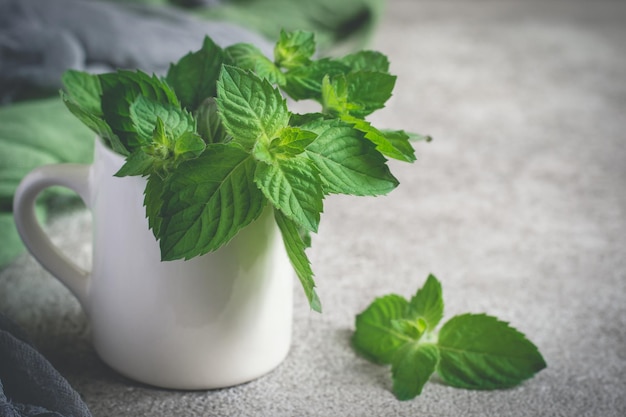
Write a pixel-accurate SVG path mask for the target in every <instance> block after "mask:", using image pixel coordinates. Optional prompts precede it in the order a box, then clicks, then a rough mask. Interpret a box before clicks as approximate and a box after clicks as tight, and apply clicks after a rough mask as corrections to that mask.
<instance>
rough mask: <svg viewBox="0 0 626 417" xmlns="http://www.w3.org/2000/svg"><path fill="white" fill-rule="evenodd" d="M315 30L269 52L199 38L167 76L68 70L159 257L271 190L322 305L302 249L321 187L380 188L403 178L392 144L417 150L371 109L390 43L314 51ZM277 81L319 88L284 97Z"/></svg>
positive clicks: (371, 192) (340, 190)
mask: <svg viewBox="0 0 626 417" xmlns="http://www.w3.org/2000/svg"><path fill="white" fill-rule="evenodd" d="M315 48H316V46H315V40H314V35H313V34H312V33H308V32H302V31H296V32H284V31H283V32H282V33H281V34H280V38H279V40H278V42H277V43H276V46H275V49H274V61H272V60H270V59H269V58H267V57H266V56H265V55H264V54H263V53H262V52H261V51H260V50H259V49H258V48H256V47H255V46H253V45H250V44H245V43H240V44H234V45H232V46H229V47H227V48H220V47H219V46H217V45H216V44H215V43H214V42H213V41H212V40H211V39H210V38H208V37H207V38H205V40H204V42H203V45H202V49H200V50H199V51H197V52H193V53H189V54H188V55H186V56H184V57H183V58H182V59H181V60H180V61H179V62H177V63H175V64H172V65H171V66H170V68H169V71H168V72H167V75H166V76H165V77H164V78H159V77H157V76H154V75H153V76H149V75H147V74H145V73H143V72H141V71H126V70H120V71H117V72H114V73H107V74H101V75H92V74H88V73H84V72H79V71H73V70H70V71H68V72H66V73H65V74H64V77H63V83H64V85H65V91H62V92H61V96H62V98H63V100H64V102H65V104H66V105H67V107H68V109H69V110H70V111H71V112H72V113H73V114H74V115H75V116H76V117H78V119H80V120H81V121H82V122H83V123H84V124H85V125H87V126H88V127H89V128H91V129H92V130H93V131H94V132H96V133H97V134H98V135H99V136H100V138H101V139H102V140H103V141H104V142H105V143H106V144H107V145H108V146H109V147H110V148H111V149H113V150H114V151H115V152H117V153H119V154H121V155H123V156H125V157H126V162H125V164H124V165H123V167H122V168H121V169H120V170H119V172H117V173H116V174H115V175H116V176H119V177H123V176H129V175H139V176H144V177H147V184H146V188H145V200H144V205H145V207H146V217H147V218H148V224H149V227H150V229H151V230H152V231H153V233H154V236H155V237H156V239H157V240H158V241H159V245H160V250H161V258H162V260H166V261H167V260H174V259H190V258H193V257H195V256H198V255H202V254H205V253H208V252H211V251H214V250H216V249H218V248H220V247H221V246H222V245H224V244H226V243H227V242H228V241H229V240H230V239H232V238H233V237H234V236H235V235H236V234H237V232H239V230H241V229H242V228H244V227H245V226H246V225H248V224H250V223H251V222H253V221H254V220H255V219H257V218H258V217H259V216H260V215H261V213H262V212H263V210H264V207H265V206H266V205H267V203H268V202H269V203H270V204H271V205H272V206H273V208H274V215H275V219H276V223H277V224H278V227H279V229H280V231H281V233H282V236H283V240H284V243H285V248H286V250H287V254H288V257H289V259H290V261H291V263H292V264H293V266H294V269H295V270H296V273H297V275H298V278H299V279H300V281H301V283H302V286H303V288H304V291H305V293H306V296H307V298H308V301H309V303H310V306H311V308H312V309H314V310H316V311H321V303H320V300H319V298H318V296H317V294H316V292H315V288H314V287H315V283H314V280H313V271H312V269H311V265H310V262H309V259H308V258H307V256H306V253H305V250H306V248H307V247H308V245H309V242H310V239H309V233H310V232H316V231H317V230H318V225H319V222H320V213H321V212H322V208H323V200H324V197H325V196H326V195H328V194H350V195H357V196H376V195H383V194H387V193H388V192H390V191H391V190H393V189H394V188H395V187H396V186H397V185H398V180H397V179H396V178H395V177H394V176H393V175H392V174H391V172H390V170H389V167H388V166H387V158H394V159H398V160H401V161H406V162H412V161H414V160H415V155H414V149H413V147H412V145H411V140H421V139H428V138H427V137H423V136H420V135H409V134H407V133H405V132H404V131H402V130H393V131H390V130H380V129H377V128H375V127H374V126H372V125H371V124H370V123H369V122H367V121H366V120H365V117H366V116H368V115H369V114H371V113H372V112H374V111H375V110H377V109H380V108H382V107H384V105H385V102H386V101H387V100H388V99H389V97H390V96H391V93H392V90H393V87H394V84H395V81H396V77H395V76H393V75H391V74H389V62H388V59H387V57H386V56H384V55H383V54H381V53H379V52H374V51H361V52H357V53H353V54H349V55H347V56H344V57H342V58H337V59H334V58H321V59H314V58H313V56H314V53H315ZM281 90H282V92H284V93H285V94H286V95H287V96H289V97H291V98H292V99H294V100H314V101H316V102H318V103H319V104H320V105H321V109H320V111H319V112H316V113H307V114H296V113H292V112H290V111H289V109H288V107H287V102H286V100H285V98H284V97H283V95H282V93H281Z"/></svg>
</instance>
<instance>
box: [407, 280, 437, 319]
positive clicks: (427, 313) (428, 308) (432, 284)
mask: <svg viewBox="0 0 626 417" xmlns="http://www.w3.org/2000/svg"><path fill="white" fill-rule="evenodd" d="M409 315H410V316H411V317H412V318H422V319H424V321H425V323H426V326H427V330H428V331H433V330H435V327H437V325H438V324H439V322H440V321H441V319H442V318H443V293H442V289H441V283H440V282H439V280H437V278H436V277H435V276H434V275H432V274H431V275H429V276H428V278H427V279H426V283H425V284H424V286H423V287H422V288H420V289H419V290H418V291H417V293H416V294H415V295H414V296H413V298H411V300H410V301H409Z"/></svg>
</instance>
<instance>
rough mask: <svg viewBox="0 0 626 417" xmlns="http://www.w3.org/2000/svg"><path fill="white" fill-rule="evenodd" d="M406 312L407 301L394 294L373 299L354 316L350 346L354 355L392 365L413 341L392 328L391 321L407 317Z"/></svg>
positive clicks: (407, 307)
mask: <svg viewBox="0 0 626 417" xmlns="http://www.w3.org/2000/svg"><path fill="white" fill-rule="evenodd" d="M408 309H409V302H408V301H407V300H406V299H405V298H404V297H402V296H399V295H396V294H389V295H386V296H384V297H380V298H377V299H376V300H374V302H373V303H372V304H370V305H369V307H367V309H365V310H364V311H363V312H362V313H360V314H359V315H357V316H356V331H355V332H354V335H353V337H352V345H353V346H354V348H355V349H356V350H357V352H359V353H360V354H362V355H363V356H365V357H367V358H368V359H370V360H372V361H374V362H378V363H391V361H392V359H393V357H394V355H395V353H396V352H397V351H398V349H399V348H400V347H401V346H403V345H404V344H405V343H407V342H412V341H413V340H414V339H413V338H412V337H410V336H408V335H407V334H405V333H404V332H402V331H399V330H398V329H397V328H395V327H394V326H393V325H392V322H393V321H394V320H401V319H404V318H406V315H407V312H408Z"/></svg>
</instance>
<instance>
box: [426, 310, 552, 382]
mask: <svg viewBox="0 0 626 417" xmlns="http://www.w3.org/2000/svg"><path fill="white" fill-rule="evenodd" d="M438 346H439V350H440V353H441V360H440V361H439V366H438V368H437V372H438V373H439V375H440V376H441V378H442V379H443V380H444V381H445V382H446V383H448V384H450V385H453V386H456V387H461V388H469V389H496V388H507V387H512V386H515V385H517V384H519V383H520V382H522V381H523V380H525V379H528V378H530V377H532V376H533V375H534V374H535V373H537V372H539V371H540V370H542V369H543V368H545V367H546V363H545V361H544V359H543V357H542V356H541V354H540V353H539V351H538V350H537V347H536V346H535V345H534V344H533V343H532V342H530V341H529V340H528V339H526V337H525V336H524V335H523V334H522V333H520V332H519V331H517V330H516V329H514V328H513V327H510V326H509V325H508V323H505V322H503V321H499V320H498V319H497V318H495V317H491V316H487V315H485V314H464V315H461V316H456V317H454V318H452V319H451V320H450V321H448V322H447V323H446V324H444V326H443V327H442V328H441V331H440V332H439V341H438Z"/></svg>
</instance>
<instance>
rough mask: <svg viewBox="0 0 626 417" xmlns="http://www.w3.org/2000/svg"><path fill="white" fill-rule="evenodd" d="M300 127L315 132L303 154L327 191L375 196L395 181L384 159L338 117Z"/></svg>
mask: <svg viewBox="0 0 626 417" xmlns="http://www.w3.org/2000/svg"><path fill="white" fill-rule="evenodd" d="M303 129H306V130H310V131H312V132H314V133H316V134H317V135H319V136H318V137H317V139H315V141H314V142H312V143H311V144H310V145H308V147H307V149H306V154H307V156H308V157H309V159H311V161H313V163H314V164H315V166H316V167H317V169H318V170H319V172H320V175H321V177H322V181H323V182H324V190H325V192H327V193H338V194H352V195H359V196H366V195H368V196H375V195H382V194H387V193H388V192H390V191H391V190H393V189H394V188H395V187H396V186H397V185H398V180H397V179H396V178H395V177H394V176H393V175H392V174H391V172H390V171H389V167H388V166H387V161H386V159H385V158H384V157H383V156H382V155H381V154H380V153H379V152H378V151H376V148H375V146H374V145H373V144H372V143H371V142H370V141H368V140H366V139H365V138H364V136H363V134H362V133H361V132H359V131H356V130H354V129H353V128H352V127H351V126H350V125H348V124H346V123H344V122H342V121H340V120H318V121H315V122H312V123H310V124H307V125H304V126H303Z"/></svg>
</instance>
